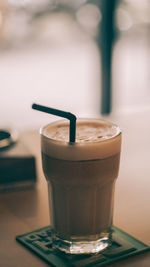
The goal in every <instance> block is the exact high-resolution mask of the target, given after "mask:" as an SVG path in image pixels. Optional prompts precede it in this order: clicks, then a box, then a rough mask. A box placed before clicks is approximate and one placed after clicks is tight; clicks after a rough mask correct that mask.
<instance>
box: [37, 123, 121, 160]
mask: <svg viewBox="0 0 150 267" xmlns="http://www.w3.org/2000/svg"><path fill="white" fill-rule="evenodd" d="M119 133H120V129H119V127H118V126H116V125H115V124H112V123H109V122H106V121H102V120H92V122H91V121H90V120H79V121H77V126H76V143H75V144H73V145H70V144H69V142H68V140H69V122H66V121H59V122H56V123H52V124H49V125H47V126H46V127H44V128H43V129H42V134H43V136H42V150H43V151H44V153H46V154H47V155H49V156H52V157H55V158H58V159H64V160H88V159H100V158H106V157H109V156H112V155H114V154H116V153H118V152H119V151H120V139H121V137H118V135H119Z"/></svg>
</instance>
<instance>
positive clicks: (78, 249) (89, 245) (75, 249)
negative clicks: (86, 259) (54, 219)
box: [53, 237, 111, 254]
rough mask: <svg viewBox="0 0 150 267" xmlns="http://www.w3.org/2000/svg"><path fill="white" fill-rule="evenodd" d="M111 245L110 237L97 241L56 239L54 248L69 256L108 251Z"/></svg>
mask: <svg viewBox="0 0 150 267" xmlns="http://www.w3.org/2000/svg"><path fill="white" fill-rule="evenodd" d="M110 244H111V242H110V239H109V238H108V237H102V238H100V239H98V240H95V241H74V240H73V241H67V240H64V239H60V238H58V237H55V239H54V241H53V247H54V248H55V249H58V250H60V251H62V252H65V253H67V254H95V253H98V252H100V251H102V250H104V249H106V248H107V247H108V246H109V245H110Z"/></svg>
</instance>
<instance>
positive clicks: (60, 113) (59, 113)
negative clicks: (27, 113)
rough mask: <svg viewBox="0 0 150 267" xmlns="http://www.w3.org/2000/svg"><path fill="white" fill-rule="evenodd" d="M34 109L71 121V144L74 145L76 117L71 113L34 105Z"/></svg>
mask: <svg viewBox="0 0 150 267" xmlns="http://www.w3.org/2000/svg"><path fill="white" fill-rule="evenodd" d="M32 108H33V109H36V110H39V111H42V112H46V113H49V114H52V115H56V116H59V117H62V118H66V119H68V120H69V121H70V128H69V142H71V143H74V142H75V140H76V116H75V115H74V114H72V113H70V112H66V111H62V110H59V109H55V108H48V107H45V106H42V105H38V104H33V105H32Z"/></svg>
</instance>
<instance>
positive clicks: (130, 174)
mask: <svg viewBox="0 0 150 267" xmlns="http://www.w3.org/2000/svg"><path fill="white" fill-rule="evenodd" d="M148 119H149V114H146V116H145V115H140V114H138V115H135V116H134V115H133V116H125V117H123V118H122V117H121V118H119V117H115V118H114V117H110V118H109V120H113V121H115V122H117V123H119V125H120V126H121V128H122V130H123V144H122V156H121V165H120V174H119V178H118V180H117V183H116V192H115V209H114V225H116V226H118V227H119V228H121V229H122V230H124V231H126V232H128V233H129V234H131V235H133V236H134V237H136V238H137V239H139V240H141V241H143V242H144V243H146V244H147V245H150V123H148ZM21 138H22V140H23V142H24V143H25V144H26V146H28V148H29V149H30V151H31V152H32V153H33V154H34V155H35V156H36V160H37V173H38V182H37V185H36V188H35V189H33V190H26V191H18V192H12V193H1V194H0V266H1V267H28V266H36V267H44V266H49V265H48V264H47V263H45V262H44V261H42V260H41V259H40V258H39V257H37V256H36V255H34V254H32V253H31V252H30V251H29V250H27V249H26V248H25V247H23V246H22V245H20V244H19V243H17V242H16V241H15V236H16V235H19V234H23V233H26V232H29V231H32V230H35V229H38V228H40V227H43V226H46V225H48V224H49V223H50V221H49V208H48V193H47V185H46V181H45V178H44V175H43V173H42V168H41V159H40V139H39V135H38V131H35V132H24V133H22V134H21ZM111 266H116V267H117V266H121V267H124V266H127V267H130V266H131V267H133V266H135V267H149V266H150V252H146V253H144V254H141V255H138V256H134V257H132V258H129V259H126V260H123V261H121V262H118V263H115V264H112V265H111ZM60 267H61V266H60Z"/></svg>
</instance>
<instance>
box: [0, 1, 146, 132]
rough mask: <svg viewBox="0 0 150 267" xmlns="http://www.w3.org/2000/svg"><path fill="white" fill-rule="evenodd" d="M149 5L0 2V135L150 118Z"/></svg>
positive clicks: (132, 2)
mask: <svg viewBox="0 0 150 267" xmlns="http://www.w3.org/2000/svg"><path fill="white" fill-rule="evenodd" d="M149 59H150V1H149V0H142V1H141V0H112V1H107V0H93V1H88V0H87V1H85V0H76V1H73V0H0V93H1V97H0V114H1V115H0V125H1V126H0V127H8V126H9V127H13V128H16V129H19V130H20V129H21V130H24V129H31V128H35V127H36V128H37V127H40V126H42V125H44V124H45V123H47V122H49V121H51V120H54V119H56V118H53V117H52V118H51V116H48V115H46V114H42V113H40V112H39V113H37V112H35V111H33V110H32V109H31V105H32V103H33V102H36V103H39V104H43V105H47V106H51V107H55V108H59V109H64V110H67V111H70V112H72V113H75V114H76V115H77V116H80V117H84V116H89V117H95V116H108V115H111V114H113V115H118V114H120V115H121V116H124V114H131V113H132V114H134V113H140V114H141V113H147V111H149V110H150V73H149V72H150V60H149Z"/></svg>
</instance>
